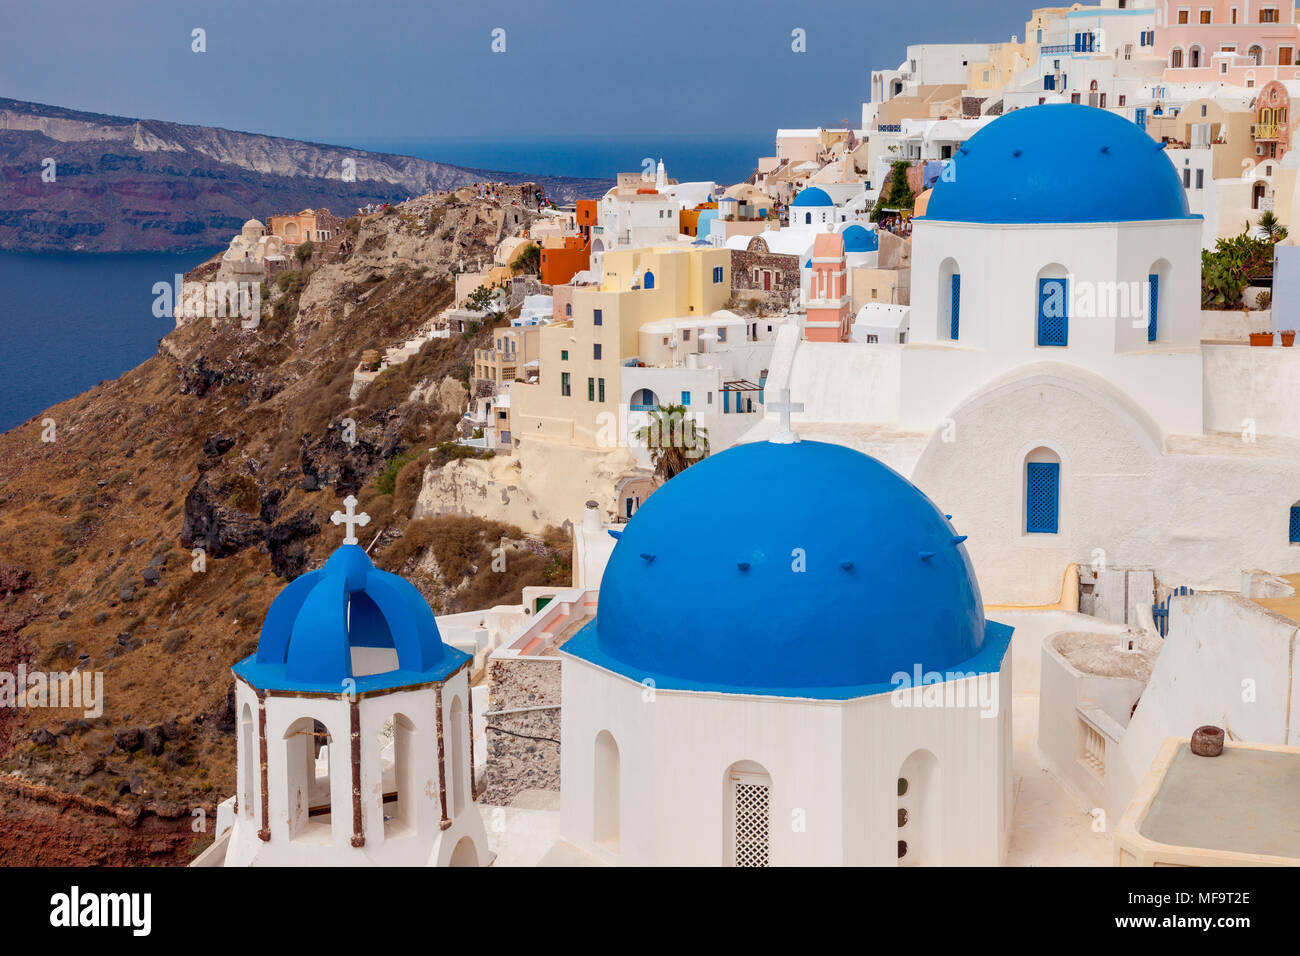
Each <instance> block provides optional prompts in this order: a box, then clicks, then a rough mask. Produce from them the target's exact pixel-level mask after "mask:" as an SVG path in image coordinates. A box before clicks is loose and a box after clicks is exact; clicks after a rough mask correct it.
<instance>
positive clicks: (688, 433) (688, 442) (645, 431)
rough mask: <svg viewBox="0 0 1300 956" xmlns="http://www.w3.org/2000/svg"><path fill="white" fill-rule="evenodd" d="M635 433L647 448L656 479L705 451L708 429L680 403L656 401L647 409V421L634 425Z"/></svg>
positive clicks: (683, 467) (677, 470) (684, 466)
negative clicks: (651, 407) (655, 407)
mask: <svg viewBox="0 0 1300 956" xmlns="http://www.w3.org/2000/svg"><path fill="white" fill-rule="evenodd" d="M636 437H637V441H642V442H645V445H646V448H648V449H649V451H650V460H651V461H652V462H653V463H654V466H655V475H657V476H658V478H659V480H660V481H667V480H668V479H670V478H672V477H673V476H674V475H678V474H680V473H681V472H683V471H685V470H686V469H687V468H689V467H690V466H691V465H693V464H695V463H696V462H697V461H699V460H700V459H701V458H703V457H704V456H706V455H707V454H708V453H709V432H708V429H706V428H702V427H700V426H698V425H696V424H695V419H694V418H688V417H687V414H686V406H684V405H660V406H659V407H658V408H657V409H655V410H654V411H653V412H650V424H648V425H643V426H642V427H641V428H638V429H637V432H636Z"/></svg>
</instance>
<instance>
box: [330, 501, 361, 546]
mask: <svg viewBox="0 0 1300 956" xmlns="http://www.w3.org/2000/svg"><path fill="white" fill-rule="evenodd" d="M343 507H344V508H346V509H347V512H346V513H344V512H342V511H336V512H334V513H333V514H332V515H330V521H331V522H333V523H334V524H341V525H346V526H347V531H348V534H347V537H345V538H344V539H343V543H344V544H357V528H364V527H365V526H366V525H368V524H370V515H368V514H366V513H365V512H364V511H362V512H358V511H357V510H356V508H357V499H356V496H355V495H348V496H347V497H346V498H344V499H343Z"/></svg>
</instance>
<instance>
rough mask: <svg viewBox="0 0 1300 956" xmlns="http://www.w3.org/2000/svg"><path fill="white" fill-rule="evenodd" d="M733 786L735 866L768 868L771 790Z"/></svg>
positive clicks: (754, 785)
mask: <svg viewBox="0 0 1300 956" xmlns="http://www.w3.org/2000/svg"><path fill="white" fill-rule="evenodd" d="M733 786H734V791H733V799H734V800H735V814H734V818H735V827H736V831H735V841H736V860H735V863H736V866H768V865H770V859H769V850H770V840H769V838H770V832H771V816H770V809H771V808H770V802H771V801H770V797H771V792H772V788H771V787H769V786H768V785H767V784H763V783H745V782H743V781H742V780H735V781H734V783H733Z"/></svg>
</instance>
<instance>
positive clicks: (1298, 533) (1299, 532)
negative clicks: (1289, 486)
mask: <svg viewBox="0 0 1300 956" xmlns="http://www.w3.org/2000/svg"><path fill="white" fill-rule="evenodd" d="M1291 543H1292V544H1300V505H1295V506H1293V507H1292V508H1291Z"/></svg>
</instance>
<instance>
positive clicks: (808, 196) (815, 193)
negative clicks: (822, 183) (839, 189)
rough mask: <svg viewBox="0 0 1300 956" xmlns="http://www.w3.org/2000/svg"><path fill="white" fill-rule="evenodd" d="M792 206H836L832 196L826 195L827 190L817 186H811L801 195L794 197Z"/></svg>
mask: <svg viewBox="0 0 1300 956" xmlns="http://www.w3.org/2000/svg"><path fill="white" fill-rule="evenodd" d="M790 205H792V206H834V205H835V203H833V202H831V197H830V196H828V195H826V190H824V189H819V188H817V187H816V186H809V187H807V188H806V189H804V190H803V191H802V192H801V193H799V195H797V196H795V197H794V202H792V203H790Z"/></svg>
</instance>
